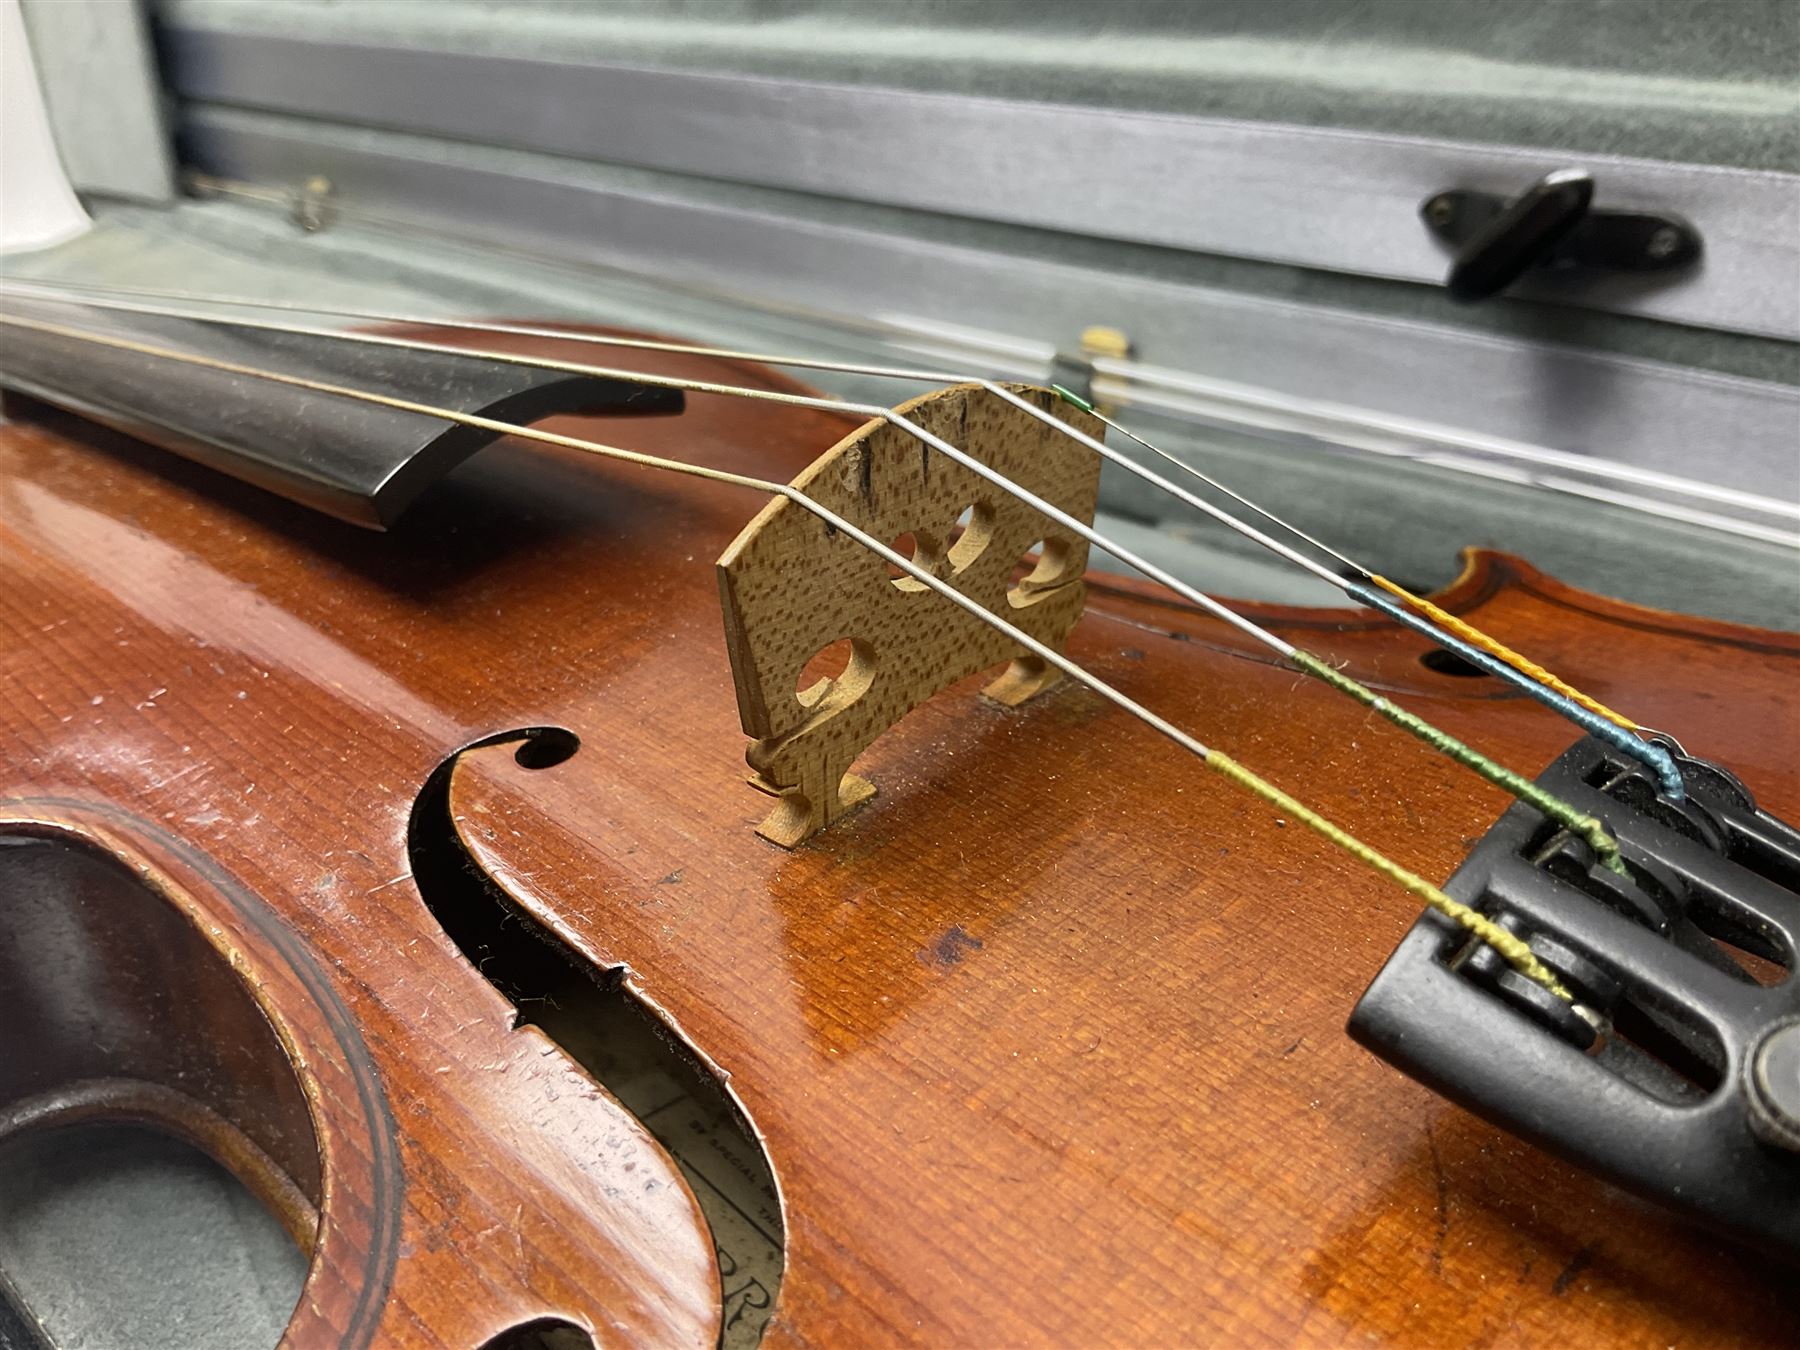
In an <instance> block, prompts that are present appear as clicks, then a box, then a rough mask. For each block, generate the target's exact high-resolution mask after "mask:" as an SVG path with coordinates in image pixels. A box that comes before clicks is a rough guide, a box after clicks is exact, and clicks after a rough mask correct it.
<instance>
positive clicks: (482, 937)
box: [407, 727, 786, 1350]
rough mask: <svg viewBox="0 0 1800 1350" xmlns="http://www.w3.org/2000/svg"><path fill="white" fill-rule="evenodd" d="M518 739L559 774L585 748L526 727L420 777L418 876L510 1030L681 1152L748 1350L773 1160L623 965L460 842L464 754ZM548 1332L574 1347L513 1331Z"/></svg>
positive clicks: (551, 1326)
mask: <svg viewBox="0 0 1800 1350" xmlns="http://www.w3.org/2000/svg"><path fill="white" fill-rule="evenodd" d="M514 742H516V743H517V748H516V749H515V750H514V751H513V758H514V759H515V760H516V761H517V762H518V763H519V764H520V765H521V766H523V767H524V768H527V769H550V768H554V767H555V766H556V765H558V764H561V763H563V762H564V761H565V760H567V759H569V758H570V757H571V756H573V755H574V754H575V753H576V752H577V751H578V750H579V749H580V742H579V740H578V739H577V738H576V736H575V735H574V733H572V732H569V731H565V730H563V729H562V728H560V727H531V728H527V729H524V730H520V731H508V732H502V733H500V734H499V735H495V736H489V737H486V738H485V739H483V740H480V741H477V742H475V743H474V744H473V745H469V746H466V747H464V749H463V750H460V751H458V752H457V753H456V754H455V755H452V756H451V757H450V758H449V759H447V760H445V761H444V762H443V763H442V764H440V765H439V766H438V767H437V768H436V769H435V770H434V771H433V772H432V774H431V776H430V778H428V779H427V780H426V782H425V787H424V789H423V791H421V792H420V794H419V797H418V800H417V801H416V802H415V803H414V804H413V810H412V816H411V819H410V821H409V823H408V826H407V853H408V856H409V859H410V861H411V863H412V873H413V881H414V883H415V884H416V885H417V887H418V889H419V893H420V895H422V896H423V897H424V900H425V905H426V908H427V909H429V910H430V911H431V913H432V915H433V917H435V918H436V919H437V921H438V923H439V924H440V925H441V926H442V927H443V930H444V932H445V933H446V934H447V935H448V936H449V938H450V940H451V941H452V942H454V943H455V944H456V946H457V948H458V950H460V951H461V952H462V954H463V956H464V957H466V958H467V959H468V961H469V963H470V964H471V965H472V966H473V967H474V968H475V969H476V970H477V971H479V972H480V973H481V974H482V975H483V976H484V977H485V978H486V979H487V981H488V982H489V983H490V984H492V985H493V986H494V988H495V989H497V990H499V991H500V993H501V994H503V995H504V996H505V997H506V998H507V999H508V1001H510V1002H511V1003H512V1005H513V1007H514V1008H515V1009H516V1010H517V1015H516V1020H515V1025H519V1026H524V1025H531V1026H535V1027H537V1028H538V1029H539V1030H540V1031H542V1032H543V1033H544V1034H545V1035H546V1036H548V1037H549V1038H550V1039H551V1040H553V1041H555V1042H556V1044H557V1045H558V1046H560V1047H561V1048H562V1049H563V1051H564V1052H565V1053H566V1054H567V1055H568V1056H569V1058H570V1059H572V1060H574V1061H575V1062H576V1063H577V1064H579V1065H580V1066H581V1067H582V1068H583V1069H584V1070H585V1071H586V1072H587V1073H588V1074H589V1075H591V1076H592V1077H593V1079H594V1080H595V1081H596V1082H598V1083H600V1084H601V1085H603V1086H604V1087H605V1088H606V1089H607V1090H608V1091H609V1092H611V1093H612V1094H613V1096H614V1097H616V1098H618V1100H619V1102H620V1103H621V1104H622V1105H623V1106H624V1107H625V1109H626V1110H628V1111H630V1112H631V1113H632V1114H633V1115H634V1116H636V1117H637V1118H638V1120H639V1121H640V1122H642V1124H643V1126H644V1128H645V1129H647V1130H648V1131H649V1132H650V1133H651V1135H653V1136H654V1137H655V1138H656V1140H657V1142H658V1143H660V1144H661V1145H662V1146H663V1148H665V1149H666V1150H667V1151H668V1153H669V1155H670V1156H671V1157H673V1158H674V1159H675V1161H676V1163H677V1164H678V1165H679V1166H680V1168H681V1170H682V1172H683V1173H684V1174H685V1175H686V1176H687V1179H688V1185H689V1186H690V1187H691V1188H692V1189H693V1192H694V1197H695V1199H697V1200H698V1201H699V1203H700V1209H701V1211H702V1212H703V1213H704V1214H705V1216H706V1221H707V1224H708V1225H709V1226H710V1228H711V1229H712V1238H713V1245H714V1247H715V1248H717V1250H718V1253H719V1269H720V1271H721V1273H722V1278H723V1280H724V1284H723V1286H722V1287H721V1289H720V1300H721V1303H722V1305H723V1309H724V1315H723V1319H722V1324H723V1327H724V1332H723V1335H722V1337H721V1340H720V1345H721V1347H722V1350H749V1347H752V1346H754V1345H756V1343H757V1342H758V1341H760V1340H761V1339H762V1332H763V1328H764V1326H766V1325H767V1323H768V1320H769V1317H770V1314H771V1312H772V1311H773V1309H774V1306H775V1298H776V1294H777V1292H778V1290H779V1288H780V1283H781V1270H782V1264H783V1261H784V1260H785V1257H786V1235H785V1233H784V1232H783V1230H782V1223H781V1209H780V1202H779V1199H778V1194H777V1191H776V1188H775V1177H774V1173H773V1171H772V1169H771V1168H770V1166H769V1158H768V1154H767V1153H765V1152H764V1151H763V1147H762V1144H761V1142H760V1141H759V1140H758V1138H757V1136H756V1132H755V1130H754V1129H753V1128H752V1127H751V1125H750V1122H749V1121H748V1120H747V1119H745V1117H744V1115H743V1113H742V1111H740V1110H739V1109H738V1107H737V1104H736V1102H735V1101H734V1100H733V1099H732V1097H731V1096H730V1094H729V1093H727V1092H726V1091H725V1090H724V1087H723V1085H722V1084H721V1083H720V1082H719V1080H718V1078H717V1077H715V1076H714V1074H713V1073H712V1072H711V1071H710V1070H708V1069H707V1067H706V1066H705V1065H704V1064H703V1063H701V1061H700V1060H699V1059H698V1058H697V1057H696V1056H695V1055H694V1054H693V1053H692V1052H691V1051H690V1050H689V1049H688V1048H687V1047H686V1046H685V1045H684V1044H682V1042H681V1040H680V1038H679V1037H678V1036H676V1035H675V1033H674V1032H673V1031H672V1030H671V1029H670V1027H669V1026H668V1024H667V1023H666V1022H664V1021H663V1020H662V1019H661V1018H660V1017H658V1016H657V1015H656V1014H655V1013H653V1012H652V1011H651V1010H650V1009H648V1008H646V1007H645V1006H644V1004H643V1003H642V1002H640V1001H639V1000H638V999H637V998H636V997H634V996H633V995H632V993H631V991H630V990H629V989H628V988H626V986H625V985H624V983H623V981H622V980H621V978H620V972H619V971H617V970H602V969H600V968H598V967H596V966H594V965H593V964H592V963H591V962H589V961H588V960H587V959H586V958H584V957H583V956H581V955H580V954H579V953H577V952H574V951H572V950H570V949H569V948H568V947H567V946H566V945H564V944H563V943H562V941H561V940H560V939H559V938H558V937H557V936H556V935H555V934H554V933H552V932H551V931H550V930H548V929H547V928H545V927H544V926H543V925H541V924H539V923H538V922H537V921H536V920H534V919H533V918H531V916H529V915H527V914H524V913H521V912H520V911H519V910H518V909H517V908H516V907H514V906H513V904H512V903H511V901H510V900H509V899H508V897H507V895H506V893H505V891H503V890H502V889H501V888H500V887H499V886H498V885H496V884H495V883H494V881H493V880H492V878H490V877H489V876H488V875H487V873H486V872H484V871H483V870H482V869H481V868H480V867H479V866H478V865H477V864H476V862H475V860H474V859H473V858H471V857H470V856H469V853H468V851H467V849H465V848H464V847H463V844H462V840H461V838H460V836H458V834H457V832H456V826H455V822H454V821H453V820H452V818H451V815H450V776H451V773H452V771H453V770H454V769H455V767H456V761H457V759H458V758H460V756H461V755H462V754H464V753H466V752H467V751H469V750H474V749H477V748H479V747H481V746H488V745H500V744H511V743H514ZM721 1160H722V1161H721ZM546 1329H548V1330H549V1331H551V1332H554V1333H557V1334H560V1335H563V1336H564V1339H563V1340H557V1339H556V1338H555V1336H554V1335H553V1336H552V1337H551V1340H550V1343H551V1344H554V1345H557V1346H559V1347H560V1346H562V1345H563V1344H565V1343H567V1337H566V1330H565V1329H564V1328H563V1327H562V1325H561V1324H558V1323H555V1322H547V1323H544V1324H542V1326H538V1325H533V1326H531V1327H528V1328H521V1329H518V1330H519V1332H520V1334H524V1333H525V1332H527V1331H529V1332H532V1333H534V1334H535V1333H537V1332H539V1331H543V1330H546ZM536 1343H537V1342H535V1341H532V1340H530V1339H527V1340H522V1341H518V1342H513V1341H509V1340H504V1339H503V1340H502V1341H500V1342H499V1344H502V1345H505V1346H508V1347H512V1346H513V1345H515V1344H517V1345H520V1346H523V1345H528V1344H536Z"/></svg>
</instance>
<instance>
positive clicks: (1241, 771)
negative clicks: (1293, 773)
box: [1205, 750, 1575, 1002]
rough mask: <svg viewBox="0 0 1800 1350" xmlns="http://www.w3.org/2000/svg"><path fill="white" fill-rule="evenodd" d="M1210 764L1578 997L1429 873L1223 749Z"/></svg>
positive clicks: (1554, 989)
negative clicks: (1368, 841)
mask: <svg viewBox="0 0 1800 1350" xmlns="http://www.w3.org/2000/svg"><path fill="white" fill-rule="evenodd" d="M1205 764H1206V767H1207V768H1209V769H1212V770H1215V771H1216V772H1217V773H1219V774H1220V775H1222V776H1223V777H1225V778H1227V779H1229V780H1230V781H1231V782H1233V783H1236V784H1237V785H1238V786H1239V787H1241V788H1243V789H1245V790H1246V791H1248V792H1254V793H1255V794H1256V795H1257V796H1258V797H1261V798H1262V799H1263V800H1264V801H1265V802H1267V803H1269V805H1271V806H1273V807H1276V808H1278V809H1279V810H1281V811H1283V812H1285V813H1286V814H1287V815H1290V816H1292V817H1293V818H1294V819H1296V820H1298V821H1299V822H1300V823H1301V824H1303V825H1306V826H1308V827H1310V828H1311V829H1313V830H1316V831H1317V832H1318V833H1320V834H1322V835H1324V836H1325V838H1327V839H1329V840H1330V841H1331V842H1332V843H1334V844H1336V845H1337V846H1338V847H1339V848H1341V849H1343V850H1344V851H1345V852H1346V853H1348V854H1350V855H1351V856H1352V857H1354V858H1355V859H1357V861H1359V862H1361V863H1363V864H1364V865H1365V866H1367V867H1372V868H1374V869H1375V871H1377V872H1379V873H1381V875H1382V876H1384V877H1386V878H1387V879H1388V880H1389V881H1392V882H1394V883H1395V884H1397V885H1399V886H1401V887H1403V888H1404V889H1406V890H1408V891H1411V892H1412V893H1413V894H1414V895H1416V896H1418V897H1419V899H1421V900H1423V901H1424V902H1425V903H1426V904H1428V905H1430V906H1431V907H1432V908H1433V909H1435V910H1436V911H1437V912H1438V913H1440V914H1442V915H1444V916H1445V917H1446V918H1449V919H1453V920H1455V921H1456V922H1457V923H1459V924H1461V925H1462V927H1463V928H1464V929H1465V930H1467V931H1468V932H1470V933H1473V934H1474V935H1475V936H1476V937H1478V938H1480V939H1481V940H1482V941H1483V942H1485V943H1487V944H1488V946H1490V947H1492V948H1493V949H1494V950H1495V951H1497V952H1499V953H1500V955H1501V956H1503V957H1505V958H1506V963H1507V964H1508V965H1510V966H1511V967H1512V968H1513V969H1514V970H1516V971H1518V972H1519V974H1521V975H1523V976H1524V977H1525V978H1526V979H1528V980H1533V981H1535V982H1536V983H1538V984H1541V985H1543V986H1544V988H1546V989H1548V990H1549V991H1550V992H1551V993H1553V994H1555V995H1556V996H1557V997H1558V998H1560V999H1565V1000H1568V1001H1569V1002H1573V1001H1574V997H1575V996H1574V995H1573V994H1571V993H1570V992H1569V991H1568V989H1567V988H1566V987H1565V986H1564V985H1563V982H1562V981H1561V980H1559V979H1557V978H1556V974H1555V972H1554V971H1552V970H1551V969H1550V967H1549V966H1547V965H1545V964H1544V963H1543V962H1542V961H1540V960H1538V958H1537V957H1536V956H1535V955H1534V954H1533V953H1532V950H1531V947H1530V946H1529V945H1528V944H1527V943H1526V942H1525V940H1524V939H1523V938H1521V937H1519V936H1518V935H1517V934H1516V933H1510V932H1508V931H1507V930H1506V929H1504V928H1502V927H1501V926H1500V925H1499V924H1497V923H1495V922H1494V921H1493V920H1492V919H1490V918H1488V917H1487V915H1485V914H1481V913H1478V912H1477V911H1475V910H1473V909H1470V908H1469V906H1467V905H1465V904H1463V903H1462V902H1461V901H1460V900H1452V899H1451V898H1450V897H1449V896H1447V895H1445V894H1444V893H1443V892H1442V891H1440V890H1439V889H1438V888H1437V887H1436V886H1433V885H1432V884H1431V883H1430V882H1429V881H1427V880H1425V878H1424V877H1421V876H1418V875H1417V874H1415V873H1412V872H1409V871H1407V870H1406V869H1405V868H1404V867H1402V866H1400V864H1399V863H1397V862H1395V861H1393V860H1392V859H1391V858H1388V857H1386V856H1384V855H1383V854H1380V853H1377V852H1376V851H1375V850H1374V849H1372V848H1370V847H1369V846H1368V845H1367V844H1365V843H1363V841H1362V840H1360V839H1358V838H1357V837H1356V836H1355V835H1353V834H1347V833H1346V832H1344V831H1343V830H1341V829H1339V828H1338V827H1337V826H1336V825H1333V824H1332V823H1331V822H1330V821H1329V820H1327V819H1325V817H1324V816H1322V815H1320V814H1319V813H1318V812H1316V811H1314V810H1312V809H1311V808H1310V807H1307V806H1303V805H1302V804H1301V803H1299V802H1297V801H1295V800H1294V799H1293V798H1292V797H1290V796H1288V795H1287V793H1285V792H1283V791H1282V790H1281V789H1280V788H1278V787H1276V786H1275V785H1274V784H1273V783H1271V782H1269V781H1268V780H1267V779H1265V778H1259V777H1257V775H1255V774H1253V773H1251V772H1250V770H1248V769H1246V768H1245V767H1244V766H1243V765H1242V764H1239V763H1238V762H1237V761H1236V760H1235V759H1232V758H1231V757H1230V756H1229V755H1225V754H1221V753H1220V752H1219V751H1217V750H1209V751H1208V752H1207V755H1206V759H1205Z"/></svg>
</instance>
